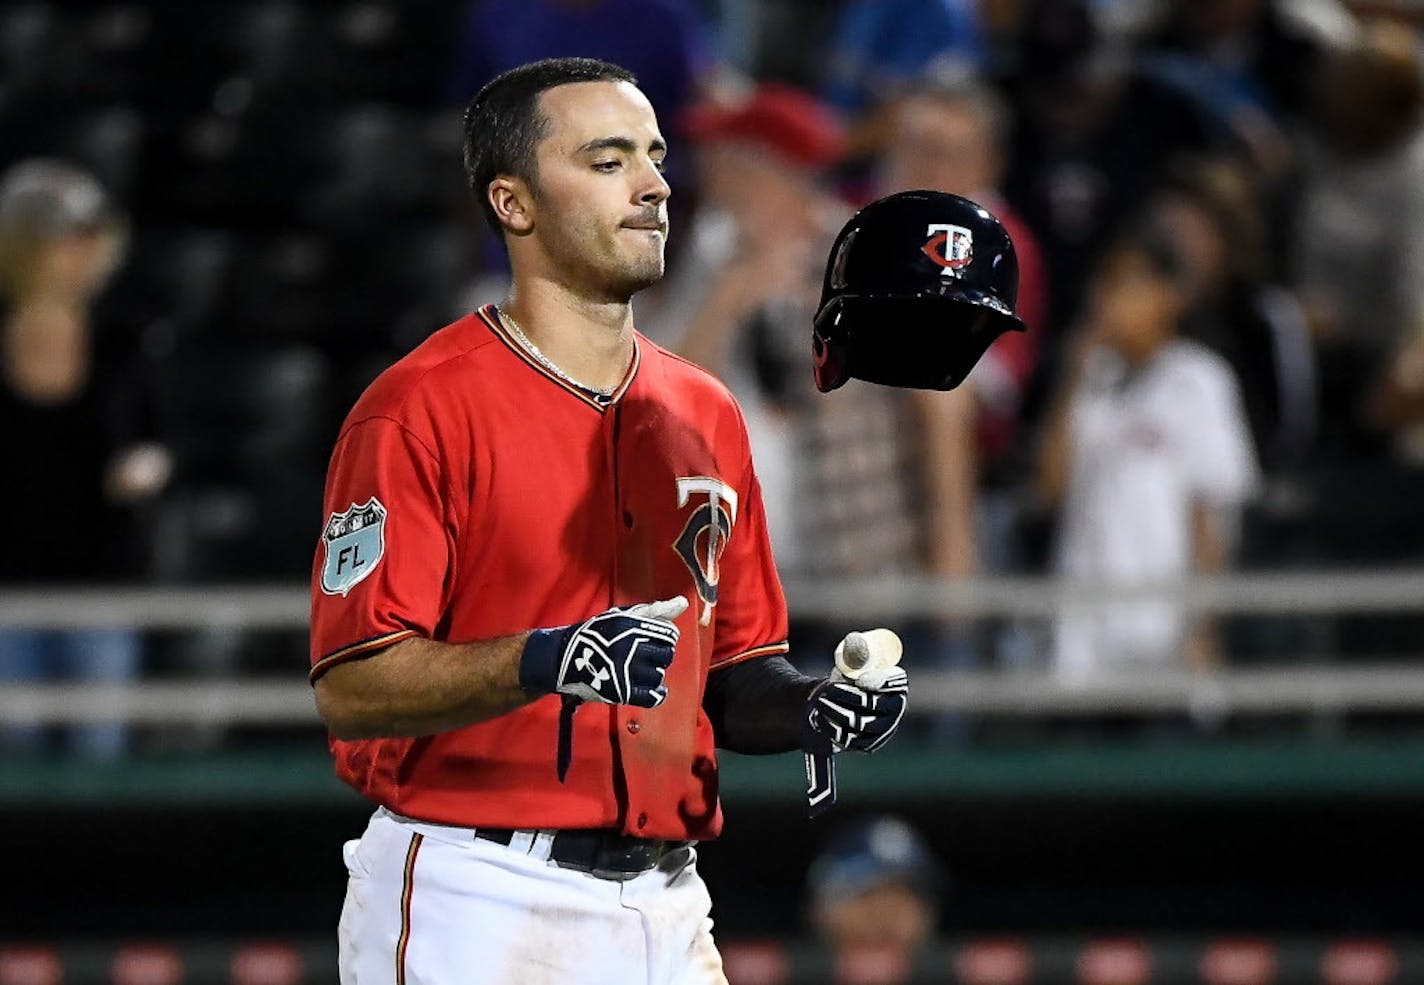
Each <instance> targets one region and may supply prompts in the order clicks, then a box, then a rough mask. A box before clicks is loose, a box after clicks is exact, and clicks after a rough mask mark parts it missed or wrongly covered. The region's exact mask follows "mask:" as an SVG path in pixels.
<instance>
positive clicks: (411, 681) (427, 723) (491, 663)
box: [316, 633, 537, 739]
mask: <svg viewBox="0 0 1424 985" xmlns="http://www.w3.org/2000/svg"><path fill="white" fill-rule="evenodd" d="M528 638H529V634H528V633H519V634H516V635H514V636H503V637H500V638H498V639H494V640H483V641H480V642H475V643H439V642H436V641H434V640H426V639H407V640H402V641H401V642H399V643H396V644H395V645H393V646H391V647H388V648H387V649H385V650H383V651H381V652H380V653H377V654H376V655H374V656H371V657H367V658H366V659H364V660H353V661H351V662H350V663H345V664H341V665H340V666H337V667H333V668H332V669H331V670H329V671H328V672H327V673H326V674H324V675H323V676H322V677H321V678H320V679H319V680H318V681H317V682H316V703H317V710H318V711H319V712H320V713H321V717H322V719H323V720H324V721H325V722H326V724H327V727H328V728H329V729H330V730H331V733H332V734H333V735H334V736H336V738H338V739H377V738H407V737H413V736H422V735H434V734H435V733H437V732H446V731H449V730H451V729H456V728H460V727H462V726H465V725H473V724H475V723H476V722H483V721H488V720H490V719H492V718H498V717H499V716H500V715H503V714H505V713H506V712H509V711H513V710H514V709H516V708H519V707H522V706H523V705H526V704H528V703H529V702H530V701H532V700H533V699H534V698H535V697H537V695H532V694H529V693H527V692H526V691H524V690H523V689H521V688H520V686H519V661H520V657H521V655H522V654H523V652H524V644H525V642H526V641H527V640H528Z"/></svg>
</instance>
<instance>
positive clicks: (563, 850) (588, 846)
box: [475, 828, 692, 879]
mask: <svg viewBox="0 0 1424 985" xmlns="http://www.w3.org/2000/svg"><path fill="white" fill-rule="evenodd" d="M518 833H519V832H516V831H513V830H511V829H509V828H476V829H475V837H476V838H483V839H485V840H486V841H493V842H495V843H496V844H499V845H505V846H508V845H509V844H510V843H511V842H513V841H514V836H515V835H516V834H518ZM524 833H525V834H530V835H532V834H533V832H524ZM691 844H692V842H690V841H662V840H659V839H654V838H636V837H633V836H632V835H625V834H623V833H622V832H619V831H614V830H612V829H609V828H592V829H587V830H567V831H556V832H554V837H553V841H552V842H551V843H550V845H549V859H550V860H551V861H552V862H554V863H555V864H556V865H560V866H562V867H563V868H566V869H577V870H579V871H580V872H588V873H591V874H593V875H595V876H598V877H600V878H603V879H626V878H630V877H632V876H635V875H638V874H639V873H642V872H647V871H648V870H649V869H651V868H653V867H654V866H656V865H657V864H658V863H659V862H661V861H662V860H663V859H665V858H667V857H668V856H669V855H671V854H673V853H674V852H677V851H679V850H681V849H683V848H686V847H688V846H689V845H691Z"/></svg>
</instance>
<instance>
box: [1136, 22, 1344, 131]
mask: <svg viewBox="0 0 1424 985" xmlns="http://www.w3.org/2000/svg"><path fill="white" fill-rule="evenodd" d="M1300 6H1301V5H1300V4H1292V3H1288V2H1283V0H1170V2H1169V3H1168V4H1167V11H1166V16H1165V18H1164V22H1163V24H1162V26H1161V28H1160V30H1159V31H1158V32H1157V34H1156V37H1155V38H1154V39H1153V40H1152V47H1153V49H1154V50H1155V52H1156V53H1157V57H1156V58H1155V59H1154V62H1155V67H1156V68H1158V69H1159V70H1160V71H1162V72H1164V73H1166V74H1168V75H1170V76H1171V77H1173V78H1175V79H1176V80H1177V81H1179V82H1180V83H1181V84H1183V85H1186V86H1188V87H1190V88H1191V89H1193V90H1194V91H1195V92H1196V93H1197V95H1198V96H1199V97H1200V98H1202V99H1204V100H1207V101H1209V102H1212V103H1216V104H1217V106H1218V109H1219V111H1220V112H1221V113H1222V114H1223V115H1225V116H1235V115H1236V114H1237V113H1240V112H1246V111H1248V110H1250V111H1255V112H1258V113H1261V114H1264V116H1265V117H1267V118H1268V119H1269V120H1271V121H1273V122H1275V123H1277V124H1282V123H1289V122H1292V121H1297V120H1300V119H1301V118H1302V117H1303V116H1304V115H1305V112H1306V110H1307V109H1308V106H1309V100H1310V94H1311V93H1310V86H1311V81H1312V80H1313V79H1314V78H1315V76H1316V75H1317V74H1318V72H1319V70H1320V63H1321V59H1322V58H1323V57H1324V54H1325V46H1326V45H1327V44H1328V43H1330V42H1331V41H1344V40H1347V38H1348V35H1349V33H1350V31H1351V30H1352V28H1353V18H1352V17H1351V15H1350V13H1349V11H1347V10H1346V9H1345V8H1344V7H1342V6H1341V5H1340V4H1339V3H1337V2H1335V0H1310V6H1311V8H1313V9H1312V10H1311V11H1310V12H1309V13H1306V12H1303V11H1299V10H1297V9H1296V8H1298V7H1300Z"/></svg>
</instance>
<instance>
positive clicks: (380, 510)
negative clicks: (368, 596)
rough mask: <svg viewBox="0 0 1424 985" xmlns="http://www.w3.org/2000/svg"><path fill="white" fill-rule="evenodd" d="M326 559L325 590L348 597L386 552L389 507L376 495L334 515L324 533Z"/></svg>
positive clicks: (322, 572) (322, 533)
mask: <svg viewBox="0 0 1424 985" xmlns="http://www.w3.org/2000/svg"><path fill="white" fill-rule="evenodd" d="M321 546H322V548H323V550H325V551H326V557H325V559H324V560H323V561H322V565H321V590H322V591H323V592H325V593H326V594H328V595H341V596H344V595H346V593H347V592H349V591H351V589H353V588H355V587H356V585H357V583H358V582H360V581H361V580H362V579H364V578H365V577H366V576H367V575H369V574H370V573H371V572H372V571H374V570H376V565H378V564H380V563H381V558H382V557H384V556H385V553H386V508H385V507H384V506H382V505H381V501H380V500H379V499H377V498H376V497H375V496H372V497H371V498H370V499H368V500H366V502H365V503H363V504H361V505H360V506H357V505H356V504H355V503H352V504H351V509H349V510H347V511H346V512H344V513H333V514H331V518H330V519H329V520H327V521H326V528H325V529H324V530H322V532H321Z"/></svg>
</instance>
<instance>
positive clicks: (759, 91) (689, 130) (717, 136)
mask: <svg viewBox="0 0 1424 985" xmlns="http://www.w3.org/2000/svg"><path fill="white" fill-rule="evenodd" d="M683 132H684V133H686V134H687V136H688V137H689V138H691V139H692V140H695V141H699V142H702V141H713V140H737V141H741V142H743V143H748V144H753V145H755V146H757V147H760V148H762V149H764V150H767V151H770V152H771V153H773V154H776V155H777V156H779V157H781V158H783V159H784V160H786V161H787V162H789V163H792V164H798V165H800V166H802V167H807V168H816V169H820V168H826V167H830V166H831V165H832V164H835V163H836V162H837V161H839V160H840V158H841V155H842V153H844V151H845V143H846V141H845V132H844V131H843V130H842V128H841V125H840V123H839V121H837V120H836V118H835V116H834V115H833V114H832V113H831V111H830V110H829V109H827V108H826V107H825V106H823V105H822V104H821V103H819V102H817V101H816V100H815V99H814V98H812V97H811V96H809V95H807V94H806V93H804V92H802V91H801V90H799V89H794V88H792V87H791V86H786V85H779V84H776V83H769V84H767V85H761V86H757V88H756V89H754V90H753V91H752V94H751V95H750V96H749V97H748V98H747V99H746V100H744V101H743V102H740V103H736V104H730V105H729V104H727V103H703V104H702V105H700V106H696V107H694V108H693V109H691V110H690V111H688V113H687V116H686V117H685V118H684V123H683Z"/></svg>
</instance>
